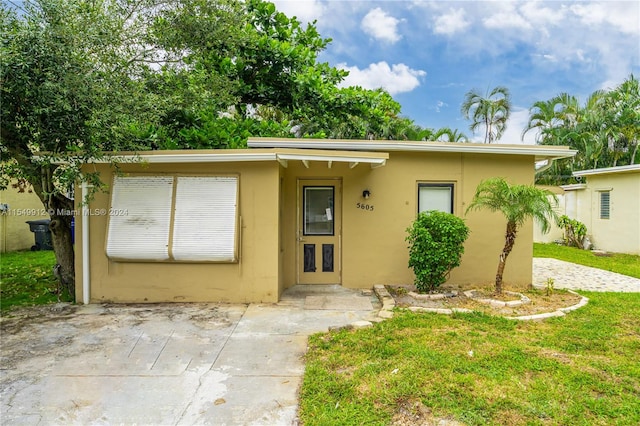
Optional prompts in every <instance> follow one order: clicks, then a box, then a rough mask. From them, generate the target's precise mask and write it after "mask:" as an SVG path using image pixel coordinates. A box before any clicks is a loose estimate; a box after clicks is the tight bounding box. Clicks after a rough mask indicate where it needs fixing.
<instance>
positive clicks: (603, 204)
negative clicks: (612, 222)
mask: <svg viewBox="0 0 640 426" xmlns="http://www.w3.org/2000/svg"><path fill="white" fill-rule="evenodd" d="M610 213H611V193H610V192H609V191H602V192H600V219H609V217H610Z"/></svg>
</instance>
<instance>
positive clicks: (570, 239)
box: [558, 215, 587, 249]
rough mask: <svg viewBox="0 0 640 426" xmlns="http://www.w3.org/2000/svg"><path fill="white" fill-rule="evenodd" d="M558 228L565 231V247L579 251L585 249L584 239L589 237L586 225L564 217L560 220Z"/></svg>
mask: <svg viewBox="0 0 640 426" xmlns="http://www.w3.org/2000/svg"><path fill="white" fill-rule="evenodd" d="M558 226H559V227H560V228H563V229H564V244H565V245H567V246H569V247H578V248H579V249H583V248H584V244H583V243H584V237H585V236H586V235H587V227H586V226H585V225H584V223H582V222H579V221H577V220H575V219H571V218H569V216H566V215H563V216H560V218H559V219H558Z"/></svg>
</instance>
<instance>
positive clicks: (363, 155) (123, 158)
mask: <svg viewBox="0 0 640 426" xmlns="http://www.w3.org/2000/svg"><path fill="white" fill-rule="evenodd" d="M388 159H389V154H388V153H386V152H354V151H336V150H308V149H277V148H272V149H220V150H194V151H190V150H189V151H187V150H175V151H141V152H138V153H135V152H122V153H113V154H106V155H105V157H104V158H97V159H94V160H91V161H89V163H97V164H107V163H148V164H169V163H174V164H177V163H178V164H180V163H182V164H184V163H231V162H256V161H277V162H278V163H280V164H281V165H282V166H283V167H288V162H289V161H301V162H302V163H303V164H304V165H305V167H307V168H308V167H309V162H311V161H323V162H324V161H326V162H327V164H328V167H329V168H330V167H331V165H332V164H333V163H334V162H335V163H349V167H350V168H354V167H356V166H357V165H358V164H361V163H362V164H369V165H370V166H371V168H377V167H382V166H384V165H385V164H386V162H387V160H388ZM55 163H57V164H65V163H68V161H65V160H64V159H57V160H56V161H55Z"/></svg>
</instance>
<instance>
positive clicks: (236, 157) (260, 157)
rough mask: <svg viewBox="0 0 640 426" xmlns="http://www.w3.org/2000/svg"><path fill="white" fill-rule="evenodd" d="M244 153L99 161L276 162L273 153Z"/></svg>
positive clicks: (149, 156) (160, 162)
mask: <svg viewBox="0 0 640 426" xmlns="http://www.w3.org/2000/svg"><path fill="white" fill-rule="evenodd" d="M247 151H248V152H247V153H246V154H245V153H233V154H219V153H216V154H211V153H209V154H206V153H205V154H201V153H198V154H168V155H163V154H157V155H145V154H139V155H131V156H117V155H115V156H113V157H111V159H110V160H109V159H105V160H104V161H100V162H103V163H109V162H111V161H114V160H115V161H116V162H118V161H119V160H121V159H127V160H129V161H131V160H139V161H142V162H146V163H153V164H163V163H227V162H233V161H276V159H277V156H276V153H275V152H256V153H252V152H251V151H250V150H247Z"/></svg>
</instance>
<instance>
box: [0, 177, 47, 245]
mask: <svg viewBox="0 0 640 426" xmlns="http://www.w3.org/2000/svg"><path fill="white" fill-rule="evenodd" d="M13 183H15V182H13V181H12V182H11V184H13ZM11 184H10V185H9V187H8V188H7V189H5V190H3V191H0V203H1V204H7V205H8V207H9V209H8V210H7V211H6V212H2V213H0V252H2V253H5V252H9V251H16V250H29V249H30V248H31V246H32V245H33V244H34V242H35V239H34V234H33V232H31V231H30V230H29V225H27V224H26V223H25V222H26V221H30V220H40V219H49V215H48V214H46V211H45V208H44V206H43V205H42V202H41V201H40V198H38V196H37V195H36V194H35V193H32V192H18V189H16V188H13V187H12V186H11Z"/></svg>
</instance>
